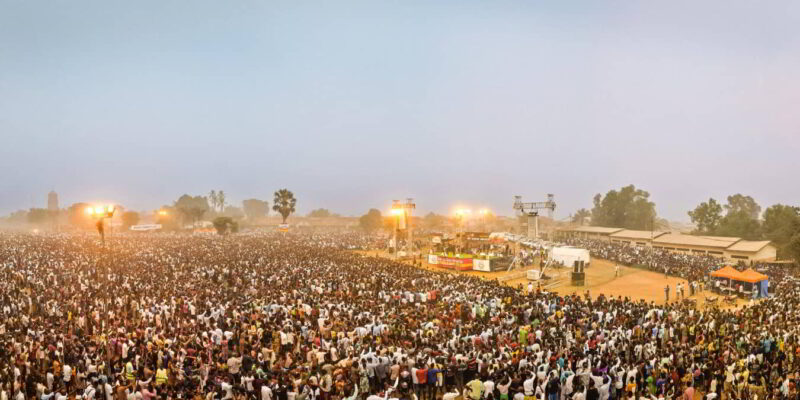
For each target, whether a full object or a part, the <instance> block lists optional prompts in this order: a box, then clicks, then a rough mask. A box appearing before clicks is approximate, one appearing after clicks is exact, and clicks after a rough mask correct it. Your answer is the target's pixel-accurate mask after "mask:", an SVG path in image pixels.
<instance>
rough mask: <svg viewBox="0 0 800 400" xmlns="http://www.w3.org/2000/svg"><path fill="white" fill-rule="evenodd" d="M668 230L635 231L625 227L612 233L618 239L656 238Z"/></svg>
mask: <svg viewBox="0 0 800 400" xmlns="http://www.w3.org/2000/svg"><path fill="white" fill-rule="evenodd" d="M666 233H667V232H658V231H656V232H650V231H635V230H632V229H625V230H621V231H619V232H615V233H612V234H611V237H612V238H616V239H646V240H650V239H654V238H657V237H659V236H661V235H664V234H666Z"/></svg>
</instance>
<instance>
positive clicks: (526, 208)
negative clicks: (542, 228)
mask: <svg viewBox="0 0 800 400" xmlns="http://www.w3.org/2000/svg"><path fill="white" fill-rule="evenodd" d="M553 197H554V196H553V195H552V194H548V195H547V201H540V202H532V203H523V202H522V196H514V206H513V207H514V210H516V211H517V215H524V216H525V217H526V219H527V221H526V222H527V224H528V232H527V236H528V238H531V239H538V238H539V211H540V210H548V212H549V215H552V212H553V211H555V209H556V203H555V201H553Z"/></svg>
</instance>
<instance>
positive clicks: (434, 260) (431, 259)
mask: <svg viewBox="0 0 800 400" xmlns="http://www.w3.org/2000/svg"><path fill="white" fill-rule="evenodd" d="M428 264H430V265H439V256H437V255H436V254H428Z"/></svg>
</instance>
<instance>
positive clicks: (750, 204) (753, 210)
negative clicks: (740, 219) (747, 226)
mask: <svg viewBox="0 0 800 400" xmlns="http://www.w3.org/2000/svg"><path fill="white" fill-rule="evenodd" d="M725 211H726V212H727V214H732V213H743V214H745V215H747V216H748V217H750V218H751V219H755V220H757V219H758V216H759V215H760V214H761V206H759V205H758V203H756V201H755V200H753V198H752V197H750V196H744V195H741V194H738V193H737V194H734V195H732V196H728V204H726V205H725Z"/></svg>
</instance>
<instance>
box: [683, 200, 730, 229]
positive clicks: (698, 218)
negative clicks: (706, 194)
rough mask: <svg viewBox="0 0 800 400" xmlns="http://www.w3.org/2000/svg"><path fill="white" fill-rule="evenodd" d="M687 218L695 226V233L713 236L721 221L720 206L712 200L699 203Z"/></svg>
mask: <svg viewBox="0 0 800 400" xmlns="http://www.w3.org/2000/svg"><path fill="white" fill-rule="evenodd" d="M688 214H689V218H691V219H692V222H693V223H694V224H695V225H696V226H697V229H696V230H695V233H699V234H703V235H713V234H715V233H716V232H717V229H719V224H720V222H721V221H722V205H720V204H719V203H718V202H717V201H716V200H714V199H711V198H710V199H708V201H704V202H702V203H700V205H698V206H697V207H695V208H694V210H692V211H689V213H688Z"/></svg>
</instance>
